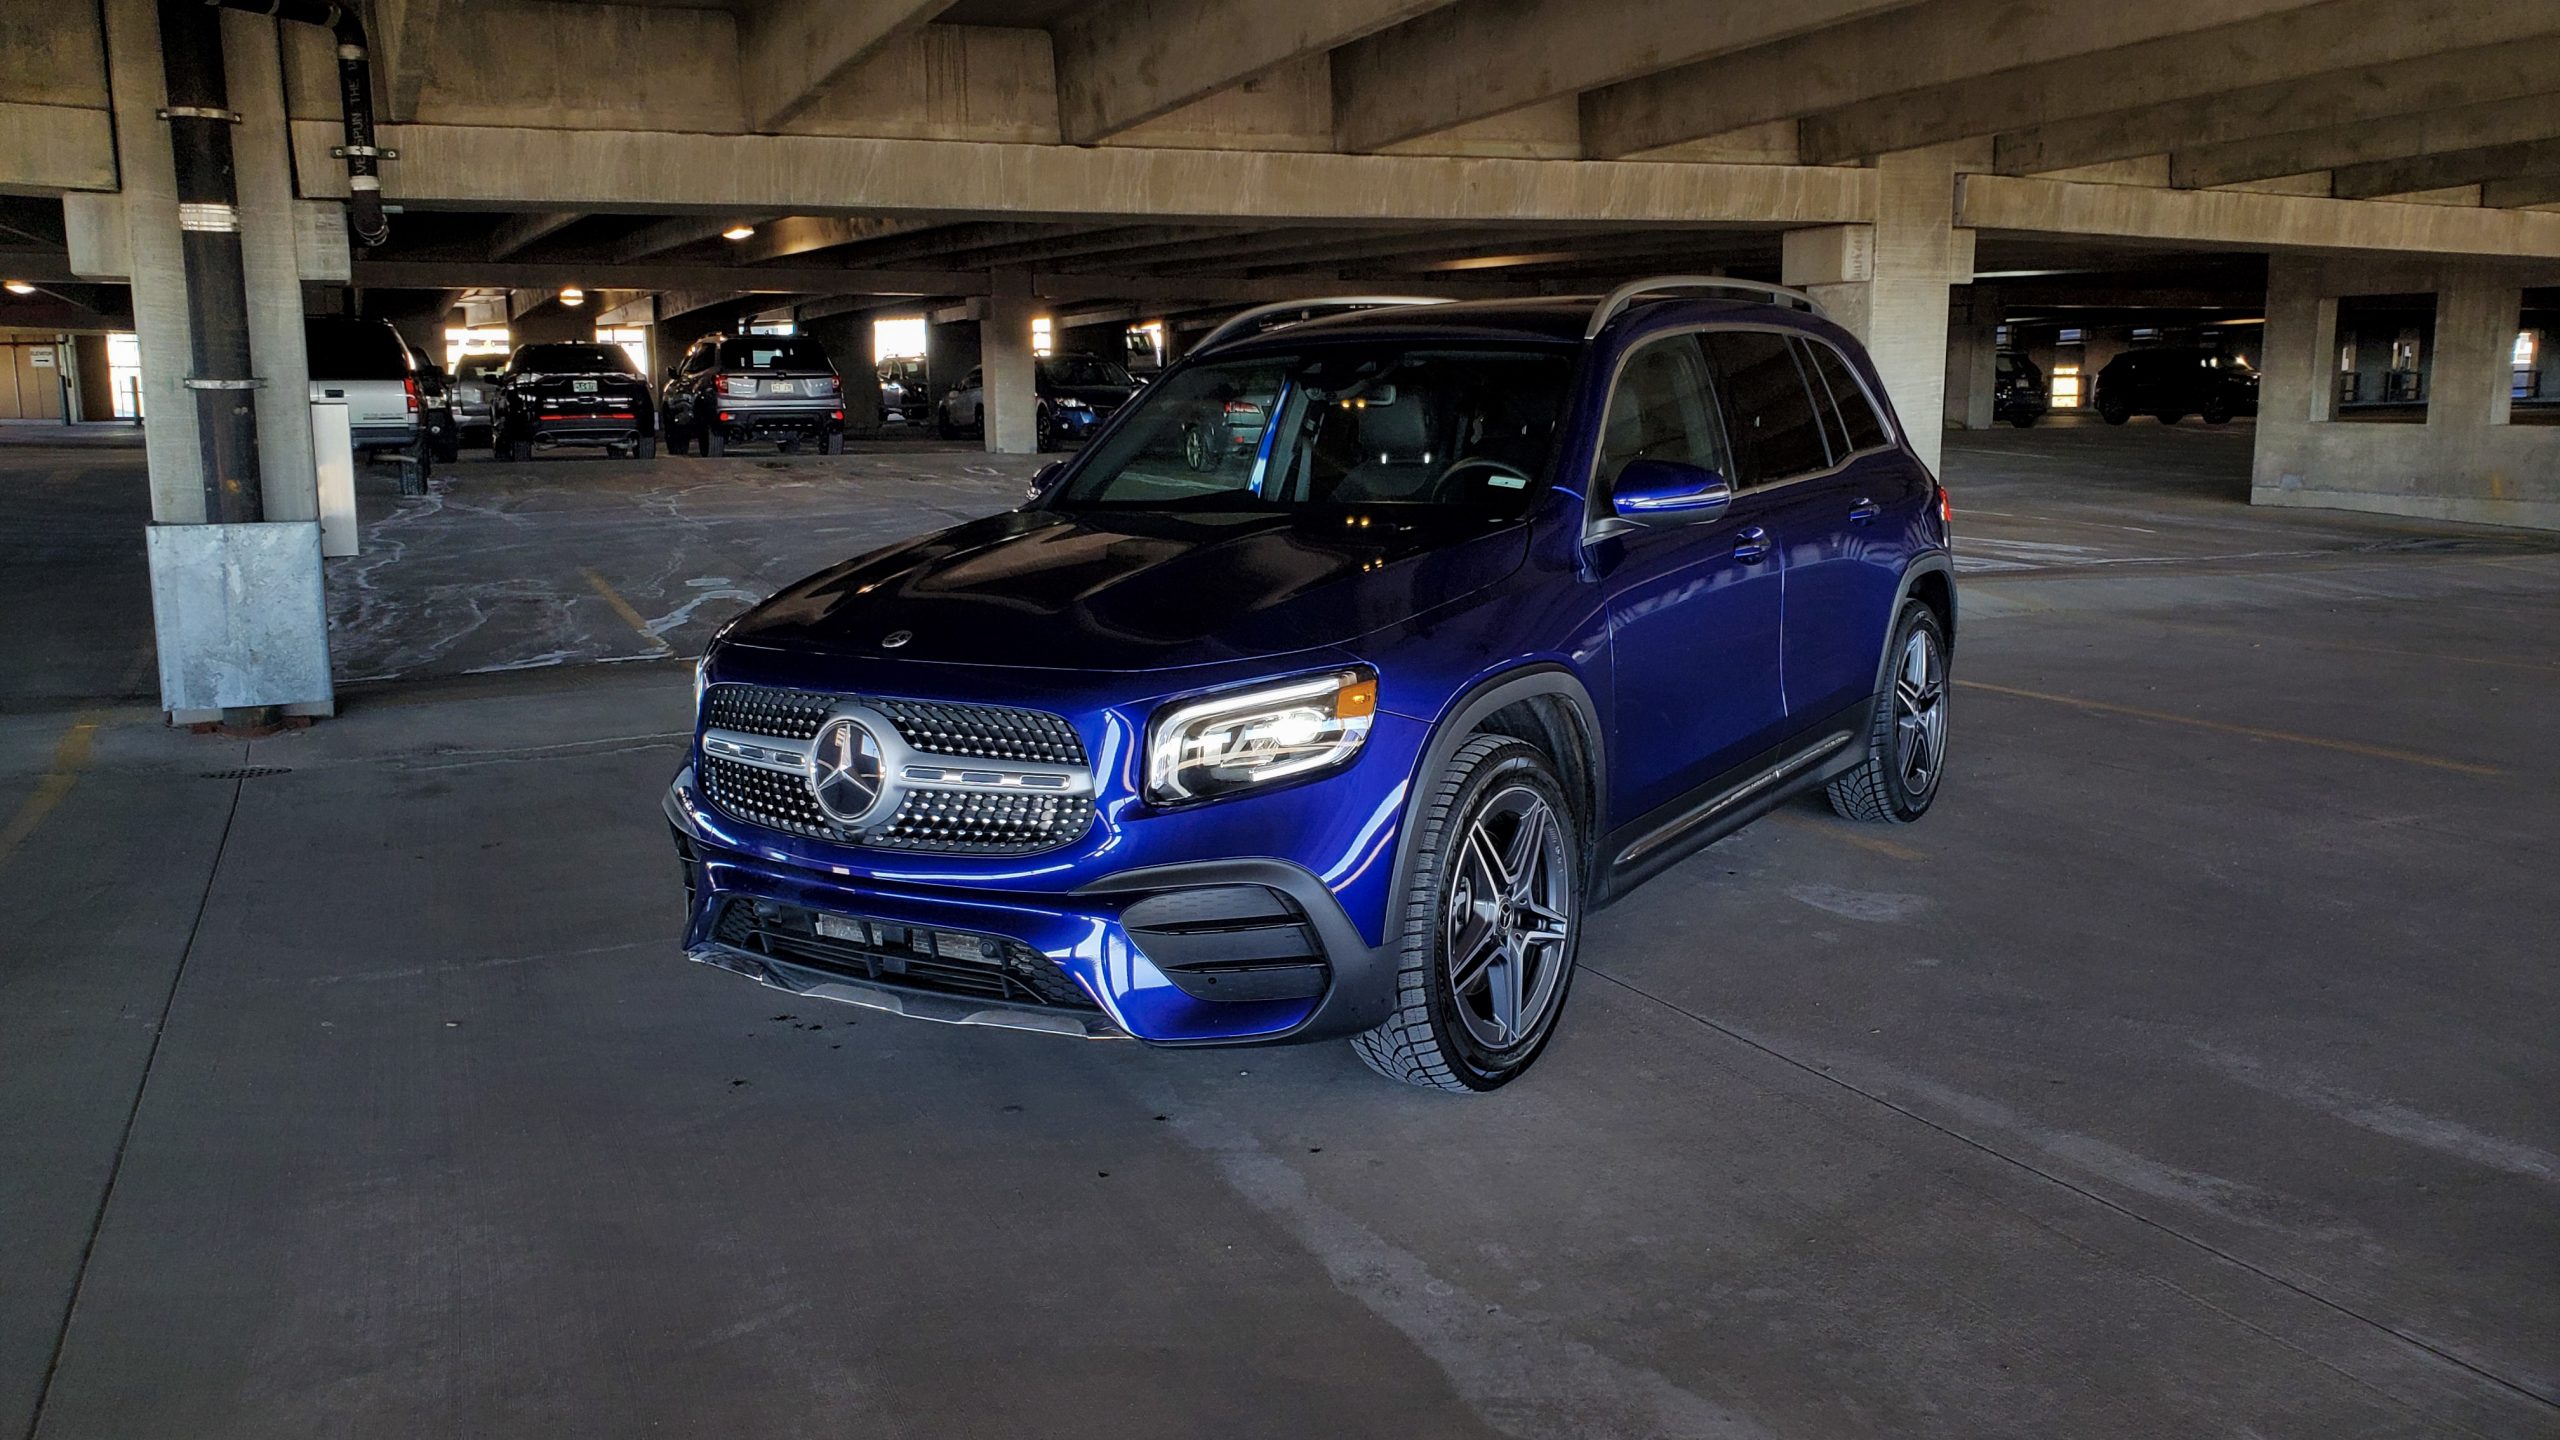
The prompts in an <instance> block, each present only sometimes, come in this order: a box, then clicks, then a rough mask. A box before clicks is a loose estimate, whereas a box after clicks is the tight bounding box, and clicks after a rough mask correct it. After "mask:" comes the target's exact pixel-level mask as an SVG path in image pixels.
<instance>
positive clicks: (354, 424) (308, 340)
mask: <svg viewBox="0 0 2560 1440" xmlns="http://www.w3.org/2000/svg"><path fill="white" fill-rule="evenodd" d="M302 343H303V353H304V355H305V357H306V359H307V361H308V363H309V366H310V376H311V389H310V396H309V398H310V399H312V400H337V401H343V402H344V403H345V404H346V407H347V427H348V432H349V435H350V437H351V438H352V439H353V440H354V441H355V450H356V455H357V457H358V458H359V459H362V458H366V457H369V456H371V455H373V454H376V453H378V452H382V451H391V450H397V451H401V452H404V453H406V454H409V455H412V456H418V457H419V458H422V459H423V458H425V457H424V456H423V455H421V453H420V451H419V448H418V433H419V425H420V421H421V412H422V411H423V410H424V408H425V399H426V397H425V395H424V393H423V391H422V390H421V389H420V387H419V385H418V373H417V371H416V370H415V369H414V368H412V366H411V364H410V360H409V342H407V341H406V340H403V339H401V338H400V332H399V331H397V330H394V329H392V328H391V322H390V321H388V320H359V319H355V318H354V317H352V316H343V315H314V316H311V317H310V318H308V319H306V320H304V321H303V322H302Z"/></svg>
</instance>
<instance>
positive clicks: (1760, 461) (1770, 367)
mask: <svg viewBox="0 0 2560 1440" xmlns="http://www.w3.org/2000/svg"><path fill="white" fill-rule="evenodd" d="M1707 349H1708V351H1709V352H1710V353H1711V354H1713V355H1714V356H1715V360H1716V368H1717V369H1718V370H1719V371H1720V372H1722V375H1723V379H1724V395H1725V406H1726V409H1727V410H1728V411H1729V412H1730V413H1731V415H1732V417H1733V424H1732V432H1733V447H1734V449H1735V450H1736V451H1737V452H1738V453H1739V455H1740V457H1741V460H1742V465H1743V469H1744V473H1745V481H1744V484H1745V487H1746V488H1747V487H1748V486H1752V485H1770V484H1774V483H1776V482H1778V481H1780V480H1785V479H1788V478H1789V477H1791V476H1796V475H1803V474H1806V473H1809V472H1811V471H1815V470H1820V469H1823V468H1824V467H1826V466H1828V465H1829V464H1830V463H1831V453H1830V451H1829V450H1828V449H1826V448H1825V447H1824V445H1823V440H1822V420H1821V418H1820V416H1819V414H1818V413H1817V412H1816V411H1815V409H1814V404H1813V392H1812V391H1810V390H1808V389H1806V388H1805V386H1806V380H1807V377H1806V375H1805V374H1804V372H1803V370H1802V368H1801V367H1799V366H1798V365H1797V364H1796V357H1795V347H1794V346H1793V345H1790V344H1789V343H1787V337H1786V336H1784V335H1781V334H1776V333H1774V332H1771V331H1765V330H1710V331H1708V332H1707Z"/></svg>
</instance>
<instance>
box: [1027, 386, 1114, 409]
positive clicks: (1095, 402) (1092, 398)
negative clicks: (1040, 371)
mask: <svg viewBox="0 0 2560 1440" xmlns="http://www.w3.org/2000/svg"><path fill="white" fill-rule="evenodd" d="M1040 393H1041V394H1043V395H1045V396H1048V397H1049V398H1050V399H1053V400H1081V401H1083V402H1084V403H1085V404H1087V405H1090V406H1092V407H1093V408H1094V409H1096V410H1102V411H1112V410H1117V409H1119V408H1120V407H1121V406H1123V405H1126V404H1128V403H1129V397H1130V396H1132V395H1135V394H1137V393H1138V391H1137V387H1136V386H1134V385H1052V384H1050V383H1048V382H1047V381H1042V382H1041V384H1040Z"/></svg>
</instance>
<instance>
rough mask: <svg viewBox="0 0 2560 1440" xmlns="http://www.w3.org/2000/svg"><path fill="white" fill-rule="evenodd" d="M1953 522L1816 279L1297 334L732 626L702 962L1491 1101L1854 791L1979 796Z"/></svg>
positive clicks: (1889, 796) (1688, 282) (702, 844)
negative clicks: (1730, 875)
mask: <svg viewBox="0 0 2560 1440" xmlns="http://www.w3.org/2000/svg"><path fill="white" fill-rule="evenodd" d="M1241 414H1250V415H1251V416H1252V418H1253V425H1252V427H1251V429H1250V430H1249V431H1247V432H1244V433H1247V434H1249V435H1251V437H1252V439H1251V443H1250V444H1237V445H1224V446H1208V447H1204V446H1202V445H1201V444H1200V443H1199V438H1198V437H1199V436H1200V435H1201V434H1202V433H1203V431H1204V428H1205V427H1221V426H1223V427H1230V428H1232V426H1233V424H1234V422H1233V420H1232V418H1231V417H1234V416H1237V415H1241ZM1212 433H1214V431H1213V432H1212ZM1186 441H1187V443H1186ZM1947 524H1948V510H1947V500H1946V495H1945V492H1944V491H1943V490H1941V489H1940V488H1939V486H1938V483H1937V481H1936V479H1935V478H1934V477H1932V476H1931V475H1930V473H1929V472H1928V469H1927V468H1926V467H1925V466H1924V465H1922V464H1921V462H1920V461H1919V460H1918V459H1917V458H1915V457H1914V455H1913V454H1912V452H1911V450H1910V448H1909V446H1908V445H1907V444H1906V443H1905V442H1904V439H1903V436H1902V432H1901V429H1900V427H1899V426H1898V425H1897V424H1896V422H1895V420H1894V419H1893V416H1892V411H1891V409H1890V407H1889V406H1888V405H1887V404H1886V403H1885V398H1884V391H1883V387H1882V386H1881V384H1880V383H1879V382H1878V381H1877V378H1876V374H1875V371H1874V369H1873V367H1872V366H1871V365H1870V364H1869V363H1868V361H1867V359H1866V357H1865V355H1864V354H1863V353H1862V352H1861V351H1860V348H1859V347H1858V345H1857V343H1856V342H1855V341H1854V340H1852V339H1851V338H1850V337H1849V336H1848V334H1847V333H1846V332H1844V331H1843V330H1841V329H1840V328H1839V327H1838V326H1836V325H1834V324H1832V323H1830V322H1829V321H1827V320H1826V319H1824V318H1823V317H1822V316H1821V315H1820V313H1819V311H1818V310H1817V308H1816V307H1815V306H1814V305H1813V303H1812V302H1811V301H1810V300H1808V299H1806V298H1805V297H1803V296H1801V295H1798V294H1796V293H1795V292H1792V291H1784V290H1779V289H1777V288H1776V287H1774V286H1758V285H1752V284H1749V283H1747V282H1740V281H1732V280H1710V279H1688V278H1674V279H1665V280H1654V281H1647V282H1639V283H1638V284H1634V285H1629V286H1626V287H1623V288H1621V289H1620V290H1619V291H1617V292H1616V293H1614V294H1612V295H1610V296H1608V297H1607V298H1605V299H1602V300H1599V301H1596V302H1595V301H1593V300H1589V299H1582V300H1562V299H1556V300H1536V301H1501V302H1493V301H1481V302H1468V303H1462V304H1430V303H1426V302H1416V301H1397V300H1391V299H1364V300H1340V301H1311V302H1303V303H1299V304H1295V305H1289V306H1274V307H1266V308H1265V309H1263V310H1259V311H1249V312H1247V313H1246V314H1245V315H1241V316H1238V317H1237V318H1236V319H1235V320H1233V321H1230V322H1229V323H1228V324H1227V325H1226V326H1224V327H1222V328H1221V329H1219V330H1218V331H1216V332H1214V333H1213V334H1212V335H1211V336H1210V337H1209V338H1208V339H1207V340H1206V341H1205V342H1203V343H1202V344H1201V345H1200V346H1199V347H1197V348H1196V349H1195V350H1194V351H1193V353H1192V354H1191V355H1189V356H1188V357H1186V358H1185V359H1184V360H1183V361H1182V363H1181V364H1179V365H1177V366H1175V367H1174V368H1173V369H1171V370H1169V371H1168V372H1166V374H1165V375H1164V376H1163V377H1162V378H1160V379H1159V380H1158V381H1157V382H1156V383H1154V384H1153V385H1150V386H1148V387H1147V388H1146V390H1145V391H1143V392H1142V393H1141V395H1140V397H1139V398H1138V399H1137V400H1136V401H1135V402H1134V403H1132V404H1131V405H1129V406H1128V407H1126V408H1125V409H1123V410H1122V411H1121V412H1120V413H1119V414H1118V415H1116V416H1114V417H1113V418H1112V420H1111V421H1110V423H1109V424H1108V425H1107V426H1105V427H1104V428H1103V429H1102V430H1101V431H1100V432H1099V433H1098V434H1097V435H1096V436H1095V438H1094V440H1093V442H1092V443H1091V444H1090V445H1088V446H1087V447H1086V448H1085V449H1084V450H1082V451H1081V452H1079V453H1078V454H1077V455H1076V456H1075V457H1074V458H1072V459H1069V460H1067V461H1064V462H1062V463H1060V464H1057V465H1053V466H1050V467H1049V468H1048V469H1046V470H1044V471H1042V472H1041V474H1040V475H1039V477H1038V478H1036V479H1035V480H1034V481H1033V486H1032V494H1031V497H1030V498H1029V500H1028V501H1027V502H1026V503H1025V504H1024V505H1022V506H1021V508H1019V509H1016V510H1013V511H1010V512H1007V513H1005V514H1000V515H993V516H989V517H987V518H985V519H981V520H975V521H971V522H968V523H966V524H961V525H956V526H953V527H951V528H949V529H946V530H942V531H938V532H936V533H934V534H931V535H926V536H923V537H921V538H919V539H915V540H909V541H906V542H904V543H902V544H898V545H893V546H891V547H889V548H888V549H885V550H880V551H876V552H874V553H872V554H869V555H866V556H862V557H860V558H858V559H854V560H850V561H847V562H846V563H844V564H842V565H839V566H837V567H835V568H834V569H831V570H828V571H825V572H823V573H821V574H818V575H815V576H812V577H810V578H809V579H807V580H804V581H802V582H800V583H799V584H797V585H794V586H792V587H791V588H790V589H787V590H785V591H783V592H782V593H780V594H778V595H776V596H774V597H773V598H772V599H770V600H768V601H766V602H765V603H763V604H762V605H760V606H757V607H756V608H755V609H753V610H751V611H749V612H748V613H746V614H745V615H743V616H741V617H740V618H739V619H737V620H736V621H734V622H732V623H731V624H730V625H729V626H728V627H727V628H726V629H724V630H723V631H722V632H721V633H720V635H719V636H718V637H717V639H716V640H715V641H714V642H713V644H712V647H711V649H710V652H709V653H708V654H707V655H706V656H705V657H704V659H703V662H702V667H701V671H700V677H699V687H698V688H699V697H698V704H697V706H696V709H697V712H698V720H697V730H696V735H695V740H694V747H693V751H692V755H691V757H690V763H689V764H688V765H687V766H686V768H685V770H684V771H683V773H682V774H680V775H678V776H677V777H676V781H675V784H674V786H673V787H672V788H671V790H670V791H669V792H668V795H667V801H666V812H667V815H668V818H669V819H670V820H671V821H672V822H673V824H674V826H675V831H676V845H677V849H678V850H679V852H680V853H681V856H682V859H683V862H684V872H685V882H686V889H687V893H688V896H689V909H688V920H687V924H686V931H685V944H686V947H687V950H688V953H689V954H691V956H692V957H693V958H694V959H697V960H702V961H707V962H709V963H711V964H714V965H718V966H722V967H725V968H727V969H730V970H735V971H738V972H740V973H742V974H745V975H749V976H752V977H754V978H756V979H759V980H762V981H764V982H765V983H767V984H769V985H775V986H779V987H781V988H783V989H786V990H790V991H793V992H796V993H799V994H804V995H811V996H819V997H824V998H828V999H834V1000H844V1001H850V1002H852V1003H854V1004H857V1005H864V1006H869V1007H871V1008H874V1009H880V1010H888V1011H893V1012H896V1013H899V1014H903V1015H911V1016H918V1017H923V1018H927V1019H935V1020H944V1021H950V1022H954V1023H961V1024H979V1025H998V1026H1011V1027H1015V1028H1021V1029H1033V1030H1049V1031H1057V1032H1062V1033H1065V1034H1070V1035H1083V1036H1094V1037H1104V1036H1133V1037H1135V1038H1137V1039H1140V1040H1144V1041H1148V1042H1151V1043H1154V1044H1158V1045H1234V1044H1248V1043H1260V1042H1269V1041H1289V1040H1306V1039H1315V1038H1320V1037H1327V1036H1347V1037H1350V1038H1351V1040H1352V1043H1353V1044H1354V1046H1355V1047H1356V1048H1357V1049H1358V1050H1359V1053H1360V1054H1361V1056H1362V1057H1363V1058H1364V1059H1366V1060H1367V1061H1368V1063H1369V1064H1370V1065H1372V1066H1373V1067H1375V1068H1376V1069H1378V1070H1379V1071H1381V1072H1382V1073H1384V1074H1386V1075H1389V1076H1392V1077H1394V1078H1397V1079H1401V1080H1406V1081H1410V1082H1412V1083H1415V1084H1419V1085H1427V1086H1438V1087H1442V1088H1445V1089H1452V1090H1487V1089H1491V1088H1493V1087H1495V1086H1498V1085H1500V1084H1502V1083H1504V1082H1505V1081H1507V1080H1510V1079H1511V1078H1513V1077H1514V1076H1516V1075H1518V1074H1520V1073H1521V1071H1523V1070H1524V1069H1526V1068H1527V1067H1528V1065H1529V1064H1530V1063H1531V1062H1532V1061H1533V1060H1534V1059H1536V1057H1537V1055H1538V1053H1539V1051H1540V1049H1541V1048H1542V1047H1543V1046H1544V1045H1545V1044H1546V1041H1547V1038H1548V1036H1549V1035H1550V1034H1552V1033H1553V1031H1554V1028H1555V1024H1556V1017H1557V1015H1558V1014H1559V1013H1560V1012H1561V1010H1562V1009H1563V1006H1564V1000H1565V993H1566V991H1567V989H1568V987H1569V986H1570V985H1571V982H1572V978H1573V967H1574V954H1575V947H1576V945H1577V943H1578V941H1579V940H1580V938H1581V930H1582V924H1583V920H1584V918H1585V916H1586V915H1588V914H1589V913H1590V911H1591V910H1592V908H1593V907H1595V906H1597V905H1600V904H1602V903H1605V902H1606V901H1607V900H1609V899H1610V898H1612V897H1613V896H1616V895H1619V894H1621V893H1623V892H1625V891H1626V890H1627V889H1628V888H1629V887H1630V886H1632V885H1634V884H1636V883H1638V882H1639V881H1641V880H1643V879H1644V878H1646V877H1647V876H1649V875H1652V874H1654V873H1656V872H1658V871H1660V870H1662V869H1663V868H1664V867H1666V866H1668V865H1670V864H1672V863H1673V862H1675V861H1677V860H1679V859H1680V858H1682V857H1683V856H1684V855H1687V854H1688V853H1690V852H1691V851H1694V850H1695V849H1697V848H1698V847H1699V846H1701V845H1704V844H1706V843H1707V842H1709V841H1711V840H1713V839H1715V838H1716V837H1717V836H1719V835H1722V834H1725V833H1727V832H1729V831H1731V830H1733V829H1734V828H1735V827H1737V826H1739V825H1741V824H1743V823H1744V822H1746V821H1748V820H1750V819H1751V818H1753V817H1754V816H1756V815H1759V814H1762V813H1764V812H1766V811H1768V810H1769V809H1770V808H1771V807H1773V806H1775V805H1778V804H1780V803H1781V802H1783V801H1785V800H1787V799H1788V798H1789V797H1791V796H1793V795H1796V794H1799V793H1801V792H1804V791H1806V790H1809V789H1812V788H1814V787H1818V786H1827V787H1828V788H1829V792H1830V798H1831V803H1832V805H1833V806H1834V808H1836V809H1837V810H1838V811H1839V812H1840V813H1842V814H1843V815H1846V816H1850V817H1853V818H1856V819H1861V820H1877V821H1888V822H1893V821H1909V820H1913V819H1917V818H1918V817H1919V816H1920V815H1921V814H1922V813H1923V812H1925V811H1926V810H1927V809H1928V808H1929V804H1930V801H1931V800H1932V799H1933V798H1934V797H1935V795H1936V793H1937V788H1938V783H1939V777H1940V775H1941V773H1942V769H1943V766H1944V763H1945V756H1946V738H1947V732H1946V727H1947V665H1948V660H1949V656H1950V653H1951V646H1952V643H1953V641H1954V638H1955V621H1956V612H1955V588H1954V584H1953V570H1952V567H1951V565H1950V563H1949V560H1948V555H1947Z"/></svg>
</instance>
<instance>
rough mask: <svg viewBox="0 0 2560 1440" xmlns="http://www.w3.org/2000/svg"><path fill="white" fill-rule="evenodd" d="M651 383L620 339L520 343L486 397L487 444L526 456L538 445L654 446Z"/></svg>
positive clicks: (646, 449)
mask: <svg viewBox="0 0 2560 1440" xmlns="http://www.w3.org/2000/svg"><path fill="white" fill-rule="evenodd" d="M655 415H656V412H655V410H654V408H653V407H652V406H651V405H650V403H649V382H648V381H647V380H645V379H643V378H642V377H641V374H640V367H639V366H637V365H635V364H633V363H631V352H630V351H628V350H625V349H623V348H622V347H621V346H619V345H578V344H553V345H519V346H517V347H516V353H515V354H513V355H511V356H509V357H508V358H507V369H506V373H505V375H504V377H503V383H501V384H499V385H498V387H497V393H496V395H495V396H494V397H493V398H492V400H491V405H490V415H489V448H490V449H492V450H494V451H495V452H497V456H498V458H499V459H501V460H530V459H532V458H533V451H534V447H535V446H537V445H543V446H549V445H584V446H602V447H605V448H608V449H623V450H628V451H629V452H630V453H631V454H633V455H636V456H638V457H639V458H641V459H643V460H646V459H648V458H649V457H651V456H653V455H655V454H657V453H658V430H657V422H656V418H655Z"/></svg>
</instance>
